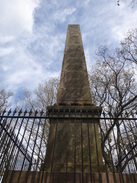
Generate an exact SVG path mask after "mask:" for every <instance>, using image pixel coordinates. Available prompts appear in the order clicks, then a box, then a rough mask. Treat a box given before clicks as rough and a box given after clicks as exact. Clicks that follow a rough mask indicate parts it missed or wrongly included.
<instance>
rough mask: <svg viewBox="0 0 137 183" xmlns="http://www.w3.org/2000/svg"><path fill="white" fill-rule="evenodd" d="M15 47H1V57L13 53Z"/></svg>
mask: <svg viewBox="0 0 137 183" xmlns="http://www.w3.org/2000/svg"><path fill="white" fill-rule="evenodd" d="M14 51H15V49H14V48H13V47H10V48H1V47H0V57H2V56H5V55H9V54H10V53H13V52H14Z"/></svg>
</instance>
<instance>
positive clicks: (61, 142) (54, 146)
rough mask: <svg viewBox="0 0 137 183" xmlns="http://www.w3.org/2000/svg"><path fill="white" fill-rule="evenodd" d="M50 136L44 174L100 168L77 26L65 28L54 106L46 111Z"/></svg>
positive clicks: (98, 109) (98, 110) (93, 110)
mask: <svg viewBox="0 0 137 183" xmlns="http://www.w3.org/2000/svg"><path fill="white" fill-rule="evenodd" d="M47 111H48V116H49V117H51V120H50V135H49V140H48V146H47V153H46V166H45V170H46V171H47V172H51V171H52V172H62V173H63V172H66V171H67V172H69V173H74V172H75V173H80V172H85V173H89V172H90V171H91V168H92V171H93V172H96V171H98V170H97V168H98V165H99V166H100V167H99V168H100V170H101V169H102V167H103V161H102V153H101V144H100V139H99V130H98V124H97V123H98V119H96V120H95V119H94V120H93V119H88V118H86V117H87V115H88V116H90V117H92V116H93V114H94V115H96V114H97V113H98V114H99V113H101V107H97V106H95V105H93V104H92V98H91V92H90V87H89V81H88V74H87V68H86V61H85V55H84V49H83V43H82V38H81V32H80V26H79V25H69V26H68V31H67V38H66V44H65V50H64V58H63V65H62V72H61V78H60V85H59V89H58V95H57V104H55V105H54V106H49V107H48V108H47Z"/></svg>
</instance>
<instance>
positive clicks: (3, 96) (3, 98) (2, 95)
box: [0, 89, 13, 112]
mask: <svg viewBox="0 0 137 183" xmlns="http://www.w3.org/2000/svg"><path fill="white" fill-rule="evenodd" d="M12 96H13V92H7V91H6V90H5V89H2V90H0V112H1V111H3V110H4V109H5V108H7V107H9V106H10V102H9V98H10V97H12Z"/></svg>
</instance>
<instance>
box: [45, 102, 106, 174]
mask: <svg viewBox="0 0 137 183" xmlns="http://www.w3.org/2000/svg"><path fill="white" fill-rule="evenodd" d="M47 110H48V116H49V117H50V135H49V141H48V146H47V154H46V165H45V170H46V171H48V172H50V171H53V172H58V171H61V172H66V169H67V171H68V172H74V171H75V172H81V171H82V170H83V172H85V173H86V172H90V168H91V169H92V171H94V172H97V171H99V170H100V171H101V172H103V171H105V170H104V165H103V161H102V151H101V143H100V138H99V130H98V123H99V117H100V113H101V110H102V109H101V107H96V106H67V105H66V106H51V107H48V108H47ZM92 118H93V119H92Z"/></svg>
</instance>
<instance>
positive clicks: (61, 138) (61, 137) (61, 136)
mask: <svg viewBox="0 0 137 183" xmlns="http://www.w3.org/2000/svg"><path fill="white" fill-rule="evenodd" d="M64 113H65V111H64ZM64 113H63V117H65V114H64ZM60 125H62V128H61V133H60V134H59V135H60V138H59V140H60V152H59V154H60V155H59V172H58V183H60V170H61V157H62V156H61V155H62V140H63V129H64V119H63V122H60Z"/></svg>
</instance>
